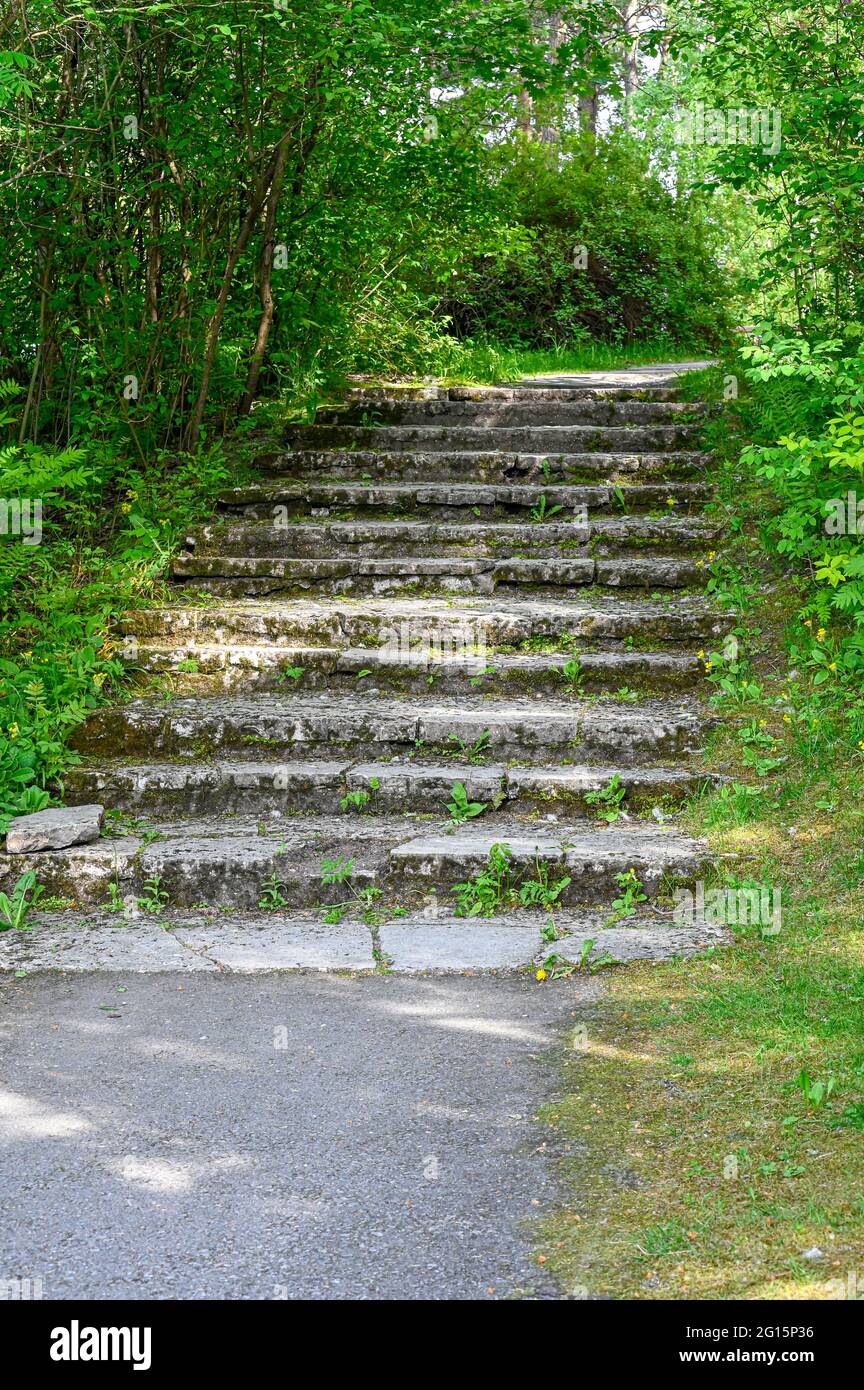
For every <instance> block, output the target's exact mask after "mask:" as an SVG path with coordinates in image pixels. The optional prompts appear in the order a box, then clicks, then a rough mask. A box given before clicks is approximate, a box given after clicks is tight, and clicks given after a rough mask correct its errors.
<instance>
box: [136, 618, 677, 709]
mask: <svg viewBox="0 0 864 1390" xmlns="http://www.w3.org/2000/svg"><path fill="white" fill-rule="evenodd" d="M394 637H395V640H394V642H393V643H392V644H391V646H390V647H386V648H374V647H372V648H370V647H345V648H338V647H291V648H286V647H279V646H255V645H251V646H249V645H246V646H243V645H235V646H232V645H225V644H224V643H206V642H203V643H202V642H195V641H192V642H186V643H182V644H181V645H179V646H169V645H168V644H167V643H152V642H148V643H136V644H134V645H133V647H132V648H131V649H130V650H129V651H128V653H127V660H129V661H130V662H131V663H132V664H134V665H135V666H136V667H138V668H139V669H140V670H143V671H148V672H159V673H161V672H166V673H171V674H172V676H173V677H174V679H175V681H178V682H179V683H180V684H179V688H180V689H181V690H185V691H188V692H189V693H190V694H192V693H199V694H200V693H205V694H206V693H214V694H218V693H219V692H220V691H222V690H243V689H247V690H248V689H251V688H254V689H256V690H279V689H281V690H283V692H284V690H285V689H286V688H288V687H289V686H290V687H291V688H293V689H295V690H324V689H326V690H358V689H360V688H361V687H360V685H359V684H358V682H359V681H361V680H362V681H364V682H365V685H364V686H363V687H362V688H363V689H364V690H365V689H367V688H368V687H374V688H383V689H385V690H389V691H393V692H396V691H398V692H405V691H409V690H412V691H416V692H418V693H421V694H428V691H429V689H430V687H434V689H435V690H436V692H438V693H440V694H453V695H456V694H459V693H463V694H472V693H475V692H476V690H477V689H482V691H483V694H484V695H514V694H517V693H518V692H520V691H522V692H523V693H526V694H528V693H532V694H536V693H543V692H545V693H546V694H550V695H555V696H559V697H560V696H561V694H562V693H563V692H565V691H566V690H567V689H569V688H575V687H577V686H578V688H580V689H582V690H584V691H585V692H586V693H587V694H595V693H598V692H610V691H617V690H620V689H624V688H626V689H628V690H634V689H635V690H638V691H640V692H649V693H650V692H656V691H664V692H665V691H670V690H690V689H692V688H693V687H694V686H696V685H697V684H699V683H701V682H702V680H703V679H704V674H703V670H702V663H701V662H700V661H699V659H698V657H697V656H695V654H694V655H689V654H686V653H679V652H668V651H665V652H658V651H638V652H630V651H625V650H620V649H619V650H602V651H585V650H580V651H579V653H578V675H577V674H576V672H575V671H574V670H573V668H572V665H571V668H570V669H571V673H572V677H573V678H571V677H568V675H567V673H566V669H565V668H567V667H568V663H572V662H573V660H574V656H573V652H572V651H569V652H551V651H550V652H549V653H546V654H542V655H541V654H539V653H531V652H520V653H498V652H493V651H492V650H491V649H490V650H488V651H487V652H486V653H485V655H484V654H481V653H480V650H479V648H478V649H477V650H476V651H475V649H474V648H470V649H468V650H466V651H465V652H464V653H460V652H459V651H456V652H454V651H453V646H454V644H453V643H450V644H449V646H448V647H447V649H446V650H445V651H443V652H442V651H441V650H440V647H439V648H437V649H434V650H430V649H429V648H428V647H427V648H426V649H423V648H420V649H417V650H416V651H414V652H411V651H410V649H409V648H408V642H407V638H406V641H405V644H404V647H403V644H402V643H401V641H400V640H399V634H398V633H396V634H394ZM289 672H290V674H287V673H289Z"/></svg>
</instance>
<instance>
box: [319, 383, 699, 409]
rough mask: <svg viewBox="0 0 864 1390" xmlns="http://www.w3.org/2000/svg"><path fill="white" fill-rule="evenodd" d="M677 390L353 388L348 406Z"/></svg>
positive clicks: (592, 397)
mask: <svg viewBox="0 0 864 1390" xmlns="http://www.w3.org/2000/svg"><path fill="white" fill-rule="evenodd" d="M680 395H681V391H680V388H679V387H677V386H587V385H586V386H581V385H580V386H535V385H532V384H529V383H526V382H518V381H517V382H504V383H503V384H502V385H499V386H427V385H424V386H413V385H405V386H402V385H397V384H395V383H391V384H389V385H387V386H351V387H349V388H348V390H347V391H346V392H345V400H346V401H348V402H354V401H357V402H360V401H366V402H378V403H381V402H383V403H384V404H387V403H390V402H392V403H394V404H398V403H399V402H404V401H522V400H524V401H677V400H678V399H679V398H680Z"/></svg>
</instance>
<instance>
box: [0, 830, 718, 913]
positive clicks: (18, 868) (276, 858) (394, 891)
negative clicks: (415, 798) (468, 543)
mask: <svg viewBox="0 0 864 1390" xmlns="http://www.w3.org/2000/svg"><path fill="white" fill-rule="evenodd" d="M439 825H440V822H439ZM158 829H159V832H160V833H159V838H158V839H150V840H148V838H147V837H146V835H144V834H143V833H142V832H141V831H137V830H136V831H133V833H129V834H118V835H116V836H109V837H104V838H103V839H101V840H99V841H97V842H96V843H94V844H89V845H79V846H73V847H72V848H70V849H68V850H64V851H61V852H57V851H53V852H52V851H45V852H41V853H33V854H21V855H7V854H0V889H2V890H4V891H8V888H9V887H11V884H12V883H13V882H14V881H15V880H16V879H17V877H18V876H19V875H20V874H22V873H26V872H28V871H29V870H32V871H34V872H35V873H36V875H37V877H38V879H39V881H40V882H41V883H43V884H44V885H45V888H46V890H47V892H48V893H49V894H50V895H51V896H63V897H69V898H72V899H73V900H74V901H76V902H77V903H93V904H97V903H105V902H106V901H107V900H108V896H109V892H111V891H112V889H111V885H114V888H113V892H114V894H115V896H116V897H117V900H118V901H121V900H122V899H123V898H124V897H125V896H128V895H129V894H132V895H133V896H137V895H142V896H146V895H147V894H148V891H152V890H148V883H149V884H151V885H152V884H153V883H154V880H155V881H156V882H157V884H158V888H159V891H160V892H163V893H164V894H165V907H164V910H163V912H162V913H161V914H160V915H164V911H167V909H168V906H169V905H173V906H175V907H193V906H196V905H198V904H201V903H206V904H220V905H224V906H234V907H238V908H254V907H256V906H257V905H258V902H259V898H260V895H261V893H262V891H263V889H264V885H265V883H266V881H267V880H268V879H270V878H271V876H272V875H276V876H277V878H278V881H279V883H280V885H281V889H280V891H281V893H282V895H283V897H284V901H285V905H286V906H292V907H295V906H299V907H310V906H314V905H315V904H317V903H324V904H326V903H328V902H329V903H341V902H346V901H347V902H349V903H350V901H351V893H350V890H349V889H348V888H347V887H346V886H345V885H344V884H341V883H335V884H329V885H327V884H324V883H323V882H322V865H323V863H324V861H325V860H331V861H336V860H341V861H343V862H344V861H347V860H350V861H351V862H352V865H353V878H352V882H353V883H354V885H355V886H357V887H358V888H362V887H364V886H367V885H368V886H375V887H379V888H381V889H382V891H386V892H387V894H388V895H390V896H391V897H394V898H397V899H399V898H401V897H403V896H404V895H405V894H408V895H409V896H410V894H411V892H412V891H413V892H414V893H415V895H416V894H417V893H420V894H422V893H424V892H425V891H426V889H427V888H428V886H429V885H430V883H431V884H443V885H445V886H447V887H448V888H449V887H451V886H452V885H454V884H456V883H457V882H459V881H460V880H461V879H464V878H467V877H469V876H471V875H473V874H474V873H476V871H477V869H478V868H479V867H482V866H484V865H485V864H486V862H487V859H488V854H489V850H490V848H491V846H492V845H493V844H498V845H506V846H507V847H508V848H509V849H510V850H511V853H512V864H513V869H514V872H517V871H518V872H521V873H523V874H527V875H529V876H530V875H531V874H533V873H534V872H535V871H536V866H537V864H540V863H542V864H544V865H545V866H546V868H547V870H548V871H549V872H550V874H551V875H552V876H553V877H555V878H556V879H557V878H559V877H562V876H565V875H567V876H569V877H570V879H571V882H570V885H568V887H567V889H566V890H565V892H564V894H563V895H562V901H563V902H570V903H575V902H580V903H581V902H591V901H596V900H597V898H598V896H599V897H601V898H608V897H610V896H612V894H613V891H614V889H615V875H616V874H617V873H623V872H626V871H627V870H628V869H630V868H633V869H634V870H635V871H636V873H637V874H638V876H639V878H640V880H641V881H642V883H643V885H644V888H645V892H646V893H648V894H649V895H650V894H652V893H656V892H657V891H658V889H659V887H660V885H661V883H662V882H664V881H665V880H666V878H667V877H668V876H669V875H675V876H677V875H684V876H690V875H692V874H693V873H694V872H695V871H696V870H697V869H698V868H699V866H700V865H701V864H703V863H704V862H705V861H706V850H705V847H704V845H703V844H702V843H701V842H699V841H696V840H691V839H688V838H687V837H686V836H682V835H680V834H678V833H677V832H676V831H674V830H673V829H670V828H666V827H664V828H659V827H655V826H652V825H650V824H648V825H642V824H633V825H628V826H626V827H623V828H620V827H617V826H613V827H610V828H605V827H601V828H595V827H593V826H590V825H586V824H585V822H581V823H580V822H574V823H573V824H572V825H561V824H554V825H553V824H545V825H544V824H543V823H542V822H540V823H538V824H535V823H533V822H531V821H530V820H524V819H518V818H516V817H513V816H506V817H501V818H499V819H498V820H497V821H496V823H495V828H494V832H491V833H490V832H485V833H483V832H480V831H478V830H476V829H466V828H464V827H458V828H457V829H456V830H454V831H453V832H452V833H450V834H447V833H443V832H442V831H441V830H440V829H439V828H436V826H435V825H434V824H432V825H430V823H429V821H428V820H427V821H426V822H424V821H423V820H421V819H418V818H417V817H410V816H401V817H397V816H387V817H383V818H382V817H372V816H357V817H354V818H352V819H351V820H350V822H348V821H346V818H345V817H344V816H323V815H320V816H316V815H311V816H292V817H282V818H276V819H275V821H273V820H271V821H269V823H268V822H267V821H263V822H262V821H260V820H251V819H249V818H248V817H243V816H227V815H221V816H210V817H198V818H193V819H186V820H182V819H181V820H176V821H160V823H159V827H158ZM448 900H451V901H452V898H451V897H450V896H449V895H448Z"/></svg>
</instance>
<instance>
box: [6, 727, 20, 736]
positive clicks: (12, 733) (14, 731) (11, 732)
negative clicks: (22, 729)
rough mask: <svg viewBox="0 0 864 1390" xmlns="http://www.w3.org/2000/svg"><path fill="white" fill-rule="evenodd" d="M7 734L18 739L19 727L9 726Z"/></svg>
mask: <svg viewBox="0 0 864 1390" xmlns="http://www.w3.org/2000/svg"><path fill="white" fill-rule="evenodd" d="M6 732H7V733H8V735H9V737H10V738H17V737H18V725H17V724H10V725H9V728H8V729H7V730H6Z"/></svg>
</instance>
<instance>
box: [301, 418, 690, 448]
mask: <svg viewBox="0 0 864 1390" xmlns="http://www.w3.org/2000/svg"><path fill="white" fill-rule="evenodd" d="M701 432H702V427H701V425H683V424H682V425H605V426H604V425H502V426H501V427H500V428H498V429H495V430H494V431H491V430H490V429H489V428H488V427H487V426H481V425H476V426H472V425H378V426H372V427H370V426H367V425H294V426H292V427H291V428H290V429H289V430H287V431H286V443H289V444H290V446H291V448H293V449H378V450H379V451H382V452H386V451H389V450H391V449H398V450H400V451H401V452H403V453H404V452H405V451H406V450H410V451H412V452H415V453H420V452H425V451H426V450H427V449H428V450H436V449H449V450H452V449H475V450H476V449H488V448H489V445H490V436H492V435H493V434H494V443H495V447H496V448H497V449H508V450H513V451H514V452H517V453H524V452H528V453H537V452H538V451H540V452H548V451H551V452H552V453H556V454H560V453H584V452H586V451H588V452H590V451H593V450H595V449H602V450H605V451H607V452H608V451H613V452H614V451H619V450H620V451H623V452H624V453H627V454H632V453H637V452H638V453H651V452H653V451H654V450H657V449H694V448H697V447H698V441H699V437H700V435H701Z"/></svg>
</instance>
